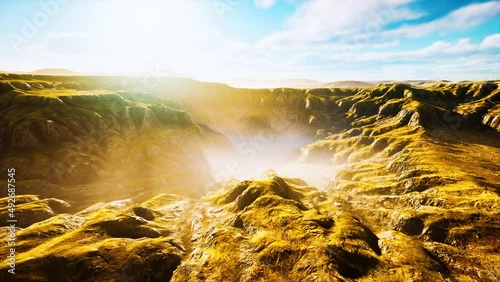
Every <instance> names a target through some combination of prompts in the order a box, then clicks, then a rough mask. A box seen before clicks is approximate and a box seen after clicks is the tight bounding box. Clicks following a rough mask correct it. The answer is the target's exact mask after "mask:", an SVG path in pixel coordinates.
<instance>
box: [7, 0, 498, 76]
mask: <svg viewBox="0 0 500 282" xmlns="http://www.w3.org/2000/svg"><path fill="white" fill-rule="evenodd" d="M499 15H500V1H487V0H486V1H484V0H475V1H472V0H462V1H450V0H440V1H431V0H366V1H357V0H307V1H301V0H143V1H132V0H87V1H83V0H24V1H19V0H3V1H0V70H4V71H32V70H36V69H40V68H56V67H57V68H59V67H60V68H68V69H72V70H75V71H78V72H83V73H113V74H116V73H127V74H148V73H149V74H153V75H161V74H172V73H174V74H180V75H186V76H191V77H194V78H197V79H201V80H216V81H225V80H228V79H234V78H255V79H284V78H309V79H316V80H320V81H335V80H396V79H400V80H404V79H447V80H489V79H497V78H500V17H499Z"/></svg>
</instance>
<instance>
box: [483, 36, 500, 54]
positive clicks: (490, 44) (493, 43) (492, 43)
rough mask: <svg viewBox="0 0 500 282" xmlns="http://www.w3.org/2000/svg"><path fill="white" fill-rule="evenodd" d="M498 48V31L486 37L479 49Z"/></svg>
mask: <svg viewBox="0 0 500 282" xmlns="http://www.w3.org/2000/svg"><path fill="white" fill-rule="evenodd" d="M494 48H500V33H497V34H493V35H490V36H488V37H486V38H485V39H484V40H483V42H482V43H481V48H480V49H481V50H487V49H494Z"/></svg>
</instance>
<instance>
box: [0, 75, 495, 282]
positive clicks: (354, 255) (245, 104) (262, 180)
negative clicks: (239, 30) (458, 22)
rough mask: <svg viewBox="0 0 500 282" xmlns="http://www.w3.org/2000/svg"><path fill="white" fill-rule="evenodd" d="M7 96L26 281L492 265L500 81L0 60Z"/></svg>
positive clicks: (235, 277)
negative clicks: (49, 65) (144, 75)
mask: <svg viewBox="0 0 500 282" xmlns="http://www.w3.org/2000/svg"><path fill="white" fill-rule="evenodd" d="M0 104H1V110H0V117H1V120H0V123H1V126H0V130H1V135H0V138H1V144H2V151H1V155H2V160H1V165H2V170H4V169H6V168H7V167H16V170H17V171H19V173H18V174H17V175H16V178H17V179H18V181H19V184H18V187H19V188H18V194H19V196H18V198H17V209H16V212H17V213H18V215H19V224H18V229H17V238H18V245H17V246H16V248H17V249H16V251H17V264H16V270H17V272H16V273H17V274H16V278H17V279H20V281H55V280H57V281H168V280H171V281H497V280H499V279H500V271H499V269H498V267H497V266H498V265H500V253H499V251H500V239H499V238H500V229H499V226H500V216H499V214H498V210H499V204H500V198H499V192H500V165H499V163H500V162H499V157H500V141H499V140H500V138H499V137H500V133H499V132H500V112H499V105H500V89H499V82H495V81H491V82H463V83H441V84H435V85H432V86H429V87H427V88H419V87H416V86H411V85H406V84H388V85H379V86H376V87H371V88H357V89H354V88H353V89H335V88H332V89H310V90H301V89H282V88H279V89H272V90H268V89H260V90H258V89H257V90H256V89H254V90H248V89H233V88H230V87H227V86H225V85H221V84H209V83H200V82H194V81H190V80H187V79H156V80H154V81H153V82H150V83H149V84H145V83H144V79H141V78H130V77H113V78H105V77H50V76H28V75H2V80H1V81H0ZM263 137H265V138H263ZM259 140H260V141H259ZM259 142H260V143H259ZM248 144H253V145H252V146H251V147H248ZM241 145H243V146H241ZM257 145H259V146H257ZM249 149H252V150H253V151H250V150H249ZM246 153H248V154H246ZM250 156H251V158H250ZM233 163H235V164H237V165H239V167H238V168H239V169H240V170H242V171H249V170H252V173H249V174H248V175H251V176H252V177H249V178H247V179H239V180H236V179H227V180H226V181H223V182H219V183H216V184H215V185H213V186H211V185H212V183H213V181H214V180H221V179H218V177H217V174H218V173H219V172H221V171H222V172H227V167H228V164H233ZM284 167H287V169H284ZM268 169H272V170H269V171H267V172H266V173H265V174H264V175H260V172H264V171H266V170H268ZM273 170H275V171H273ZM257 173H258V174H257ZM227 176H229V177H230V176H234V175H232V174H231V173H228V174H227ZM298 177H302V178H304V179H306V180H307V181H309V183H307V182H306V181H304V180H302V179H299V178H298ZM317 178H321V181H316V180H317ZM324 180H326V181H324ZM311 183H315V184H316V185H320V186H319V187H312V186H311V185H310V184H311ZM209 187H210V188H209ZM2 189H4V188H3V187H2ZM4 190H5V189H4ZM207 190H211V191H210V192H208V193H206V192H207ZM2 191H3V190H2ZM4 194H5V195H6V192H5V193H4ZM200 196H203V197H200ZM1 202H2V206H1V207H2V208H3V207H5V206H6V199H2V200H1ZM0 213H1V214H3V217H5V216H6V210H5V209H0ZM1 228H2V234H5V236H2V237H1V240H3V241H2V244H1V247H0V250H1V252H2V253H7V250H8V249H7V245H6V238H7V233H8V229H7V227H1ZM6 269H7V261H4V262H3V263H2V266H1V272H0V277H2V278H3V277H4V276H5V277H7V276H6V275H9V274H8V273H7V271H6ZM9 278H10V277H9Z"/></svg>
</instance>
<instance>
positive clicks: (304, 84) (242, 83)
mask: <svg viewBox="0 0 500 282" xmlns="http://www.w3.org/2000/svg"><path fill="white" fill-rule="evenodd" d="M226 83H227V84H228V85H229V86H232V87H236V88H281V87H286V88H319V87H321V85H322V84H324V82H320V81H317V80H313V79H303V78H299V79H232V80H229V81H226Z"/></svg>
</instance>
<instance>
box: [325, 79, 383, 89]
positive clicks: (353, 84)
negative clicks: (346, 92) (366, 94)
mask: <svg viewBox="0 0 500 282" xmlns="http://www.w3.org/2000/svg"><path fill="white" fill-rule="evenodd" d="M376 85H377V84H376V83H374V82H365V81H356V80H345V81H334V82H329V83H325V84H323V85H321V87H324V88H362V87H372V86H376Z"/></svg>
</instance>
